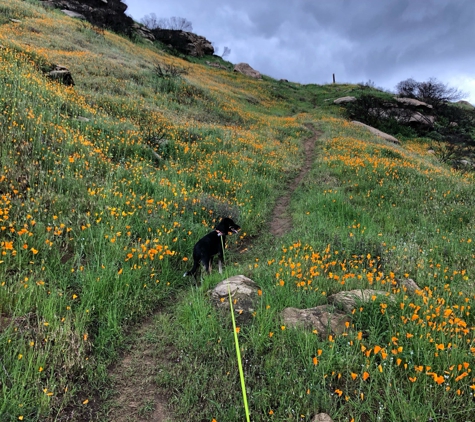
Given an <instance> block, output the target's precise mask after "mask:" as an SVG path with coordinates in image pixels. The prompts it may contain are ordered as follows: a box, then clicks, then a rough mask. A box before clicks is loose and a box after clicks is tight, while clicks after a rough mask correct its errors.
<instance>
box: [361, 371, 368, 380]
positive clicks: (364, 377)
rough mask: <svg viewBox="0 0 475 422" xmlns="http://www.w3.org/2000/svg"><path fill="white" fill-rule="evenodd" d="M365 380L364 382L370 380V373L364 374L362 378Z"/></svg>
mask: <svg viewBox="0 0 475 422" xmlns="http://www.w3.org/2000/svg"><path fill="white" fill-rule="evenodd" d="M361 378H363V381H366V380H367V379H368V378H369V373H368V372H366V371H365V372H363V375H362V376H361Z"/></svg>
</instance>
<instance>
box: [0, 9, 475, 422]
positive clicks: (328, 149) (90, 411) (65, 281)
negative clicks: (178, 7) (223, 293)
mask: <svg viewBox="0 0 475 422" xmlns="http://www.w3.org/2000/svg"><path fill="white" fill-rule="evenodd" d="M0 11H1V17H0V44H1V49H0V80H1V85H0V110H1V114H0V137H1V143H0V160H1V173H0V252H1V257H0V315H1V317H0V318H1V319H0V351H1V353H0V356H1V365H2V368H1V370H0V383H1V389H2V399H3V400H1V402H0V415H1V420H2V421H17V420H24V421H53V420H55V421H61V420H108V417H107V413H108V409H109V407H108V406H111V404H110V398H111V396H114V394H116V393H117V392H116V391H113V390H111V384H110V377H109V373H108V368H109V367H110V365H111V364H113V363H117V362H118V360H119V356H120V353H121V352H123V350H124V349H125V348H127V347H130V341H131V340H130V334H131V331H132V332H133V331H134V330H135V328H134V327H136V325H135V324H138V323H140V321H143V320H144V319H145V318H147V317H149V316H150V315H152V314H153V312H154V311H156V310H157V309H159V308H160V309H162V313H161V314H160V316H159V319H158V320H159V321H160V324H157V325H156V329H157V330H161V331H160V334H159V335H158V334H156V335H157V337H158V338H160V342H161V343H160V345H157V346H156V347H157V350H162V349H161V348H163V347H164V346H163V345H164V344H167V345H168V346H169V350H168V352H167V353H169V358H170V361H173V362H175V363H176V364H173V365H172V364H166V363H165V362H162V363H163V365H164V366H163V368H162V369H161V370H160V371H159V372H160V376H158V377H157V379H156V380H155V382H156V385H155V388H156V389H157V391H159V392H161V393H163V394H164V395H165V396H167V397H168V399H169V403H170V406H171V407H172V408H173V413H174V415H175V417H176V420H189V421H197V420H213V419H215V420H217V421H220V422H221V421H238V420H243V419H244V416H243V411H242V406H241V405H240V389H239V377H238V374H237V369H236V363H235V358H234V356H233V352H234V346H233V338H232V330H229V321H224V323H223V321H222V317H221V316H220V315H219V314H218V313H217V312H216V310H215V309H214V308H213V307H212V306H211V304H210V302H209V300H208V295H207V294H206V291H207V289H208V288H211V287H213V285H214V284H217V282H218V281H220V280H221V278H220V276H218V275H217V274H214V273H213V274H212V275H211V276H209V277H205V278H204V280H203V281H202V285H201V286H198V287H196V286H195V285H194V284H193V282H192V281H191V280H189V279H184V278H183V277H182V274H183V272H184V270H185V269H186V268H187V267H188V266H189V261H188V262H187V260H188V259H189V258H190V255H191V250H192V248H193V244H194V243H195V242H196V241H197V240H198V239H199V238H200V237H201V236H202V235H204V234H205V233H206V232H208V231H209V230H210V228H211V227H213V226H214V224H215V223H216V221H217V220H218V219H219V218H220V217H221V216H231V217H233V218H234V219H236V221H238V222H239V224H240V225H241V227H242V230H241V232H240V234H239V236H233V237H231V238H230V240H231V242H230V245H229V253H228V255H229V256H228V257H227V259H228V265H227V275H234V274H245V275H246V276H248V277H250V278H252V279H253V280H255V281H256V282H257V283H258V284H259V286H260V287H261V296H260V300H261V302H260V304H259V308H258V309H256V312H255V315H254V316H253V318H254V319H253V321H252V322H251V324H249V325H248V326H243V327H242V330H241V334H240V336H241V348H242V353H243V359H244V362H245V375H246V383H247V388H248V390H249V393H248V394H249V402H250V407H251V412H252V420H256V421H257V420H263V421H264V420H289V421H295V420H308V421H310V420H311V419H312V418H313V416H314V415H315V414H316V413H319V412H323V411H324V412H326V413H328V414H330V415H331V416H332V417H333V418H334V420H336V421H338V420H348V421H349V420H355V421H373V420H375V421H376V420H421V421H423V420H424V421H425V420H429V418H432V420H453V421H465V420H469V419H467V418H470V416H468V415H471V412H473V411H474V410H475V409H474V407H475V404H474V401H473V393H474V389H475V379H474V376H473V374H472V372H471V369H472V367H473V365H474V363H473V360H474V359H473V357H474V353H475V345H474V343H473V341H474V340H473V337H474V319H473V316H472V314H471V306H473V301H474V299H475V296H474V293H473V274H474V253H473V247H472V239H473V238H474V236H475V234H474V227H473V205H474V204H473V201H474V199H473V198H474V197H475V196H474V181H473V177H472V176H471V175H470V174H463V173H458V172H455V171H453V170H451V169H449V168H448V167H446V166H444V165H443V164H441V163H439V162H438V161H437V158H436V157H435V156H434V155H433V154H431V153H430V147H431V144H430V141H428V140H425V139H403V142H402V144H401V145H394V144H388V143H387V142H385V141H383V140H382V139H379V138H377V137H374V136H373V135H371V134H370V133H368V132H366V131H364V130H363V129H361V128H357V127H356V126H354V125H352V124H350V123H349V122H347V121H346V120H345V119H344V118H343V117H341V116H342V111H341V110H340V109H339V107H338V106H335V105H333V103H332V101H331V100H333V99H335V98H337V97H339V96H342V95H348V94H349V93H354V92H357V91H358V89H359V87H358V86H354V85H329V86H317V85H308V86H302V85H300V84H295V83H284V82H278V81H275V80H273V79H272V78H269V77H264V80H262V81H257V80H252V79H249V78H246V77H244V76H242V75H239V74H235V73H232V72H229V71H226V70H224V69H216V68H211V67H209V66H207V65H206V64H205V61H206V60H218V58H216V57H211V58H205V59H203V60H202V61H200V60H194V61H193V62H192V61H190V59H187V58H183V57H182V58H180V57H174V56H170V55H168V54H166V53H164V52H163V51H162V50H161V49H160V46H159V45H152V44H149V43H146V42H144V41H141V40H129V39H126V38H124V37H120V36H118V35H116V34H113V33H110V32H107V31H99V30H97V29H96V28H94V27H92V26H91V25H90V24H88V23H85V22H83V21H80V20H75V19H72V18H69V17H67V16H64V15H63V14H62V13H61V12H59V11H52V10H47V9H44V8H43V7H41V5H39V4H38V3H36V2H33V1H31V2H30V1H20V0H9V1H8V2H6V1H0ZM54 65H61V66H64V67H66V68H68V69H69V70H70V71H71V74H72V77H73V79H74V82H75V85H74V86H70V87H66V86H64V85H61V84H59V83H58V82H56V81H53V80H50V79H49V78H48V77H47V76H46V74H47V73H48V71H50V70H51V69H52V68H53V66H54ZM308 124H310V125H311V126H310V127H314V128H315V129H318V131H320V132H321V136H320V137H319V138H318V140H317V141H316V144H315V155H314V158H313V163H312V165H311V168H310V169H309V172H308V173H307V174H306V175H305V177H304V178H303V179H302V181H301V182H300V183H299V185H298V188H297V189H296V190H295V191H294V192H293V193H292V195H291V198H290V204H289V208H288V214H289V215H290V216H291V217H292V221H293V224H292V227H291V228H289V231H288V232H287V233H284V234H283V235H282V236H280V237H278V236H273V235H271V230H270V228H269V222H270V219H271V216H272V211H273V209H274V206H275V203H276V200H278V198H280V197H281V195H283V194H284V193H285V191H286V186H287V185H286V184H287V182H288V181H289V180H293V178H294V176H295V175H296V174H297V173H298V171H299V169H300V168H301V167H302V165H303V164H304V163H305V160H304V158H303V154H304V153H305V151H303V149H302V141H303V140H304V139H306V138H308V137H310V136H311V135H312V131H311V130H310V129H309V128H308ZM407 278H412V279H414V280H415V281H416V282H417V283H418V285H419V286H420V287H421V289H420V290H419V291H418V292H417V293H416V294H415V295H414V296H410V295H408V294H407V293H406V292H405V291H403V290H402V289H401V288H400V287H399V286H400V285H399V281H400V280H402V279H407ZM364 288H372V289H379V290H382V291H385V292H387V293H388V294H392V295H393V296H392V297H393V299H386V300H380V299H378V300H376V299H374V300H373V301H372V302H371V303H369V304H364V305H363V304H362V305H361V308H360V309H359V311H358V312H355V313H354V314H353V320H352V324H351V325H349V326H348V327H347V328H348V330H347V331H345V332H344V333H343V335H341V336H332V335H330V336H319V335H316V334H315V333H314V332H312V331H311V330H310V331H308V332H307V331H305V330H299V329H295V330H293V329H286V327H285V324H283V323H282V319H281V311H282V310H283V309H284V308H286V307H295V308H308V307H313V306H317V305H321V304H326V303H327V297H328V295H330V294H331V293H336V292H338V291H341V290H350V289H364ZM170 298H173V300H171V299H170ZM163 309H165V310H166V311H165V312H164V311H163ZM157 332H158V331H157ZM320 334H321V333H320ZM151 343H152V344H153V342H151ZM366 374H367V375H366ZM394 386H397V389H398V392H400V395H398V396H395V395H394V394H393V392H392V391H393V389H394ZM422 404H424V407H423V408H422V406H421V405H422ZM150 406H151V407H153V403H152V404H151V405H150V404H149V407H150ZM141 409H142V410H141V412H138V413H137V415H136V417H137V419H136V420H142V419H143V420H146V419H147V417H148V416H149V413H147V404H146V403H144V404H142V408H141Z"/></svg>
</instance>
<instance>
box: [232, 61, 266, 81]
mask: <svg viewBox="0 0 475 422" xmlns="http://www.w3.org/2000/svg"><path fill="white" fill-rule="evenodd" d="M234 71H235V72H239V73H242V74H243V75H246V76H250V77H251V78H254V79H262V75H261V74H260V72H259V71H257V70H255V69H253V68H252V67H251V66H249V65H248V64H247V63H238V64H237V65H236V66H234Z"/></svg>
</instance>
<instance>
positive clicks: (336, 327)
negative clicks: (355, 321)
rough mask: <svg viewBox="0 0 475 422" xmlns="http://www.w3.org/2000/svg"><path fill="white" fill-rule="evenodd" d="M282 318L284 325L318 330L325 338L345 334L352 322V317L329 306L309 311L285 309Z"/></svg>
mask: <svg viewBox="0 0 475 422" xmlns="http://www.w3.org/2000/svg"><path fill="white" fill-rule="evenodd" d="M281 316H282V320H283V323H284V325H286V326H288V327H292V328H297V327H302V328H306V329H310V330H317V332H318V334H319V335H321V336H323V337H324V336H327V335H329V334H333V335H338V334H341V333H343V332H344V331H345V330H346V325H347V323H349V322H350V320H351V318H350V316H349V315H347V314H346V313H344V312H343V311H340V310H338V309H336V308H335V307H333V306H328V305H320V306H317V307H315V308H308V309H297V308H285V309H284V310H283V311H282V314H281Z"/></svg>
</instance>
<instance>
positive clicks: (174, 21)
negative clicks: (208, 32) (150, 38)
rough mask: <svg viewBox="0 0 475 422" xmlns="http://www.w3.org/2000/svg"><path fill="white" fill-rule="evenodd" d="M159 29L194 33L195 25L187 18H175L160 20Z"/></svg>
mask: <svg viewBox="0 0 475 422" xmlns="http://www.w3.org/2000/svg"><path fill="white" fill-rule="evenodd" d="M159 28H160V29H174V30H177V31H186V32H192V31H193V25H192V23H191V22H190V21H189V20H187V19H185V18H179V17H176V16H173V17H171V18H164V19H160V21H159Z"/></svg>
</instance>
